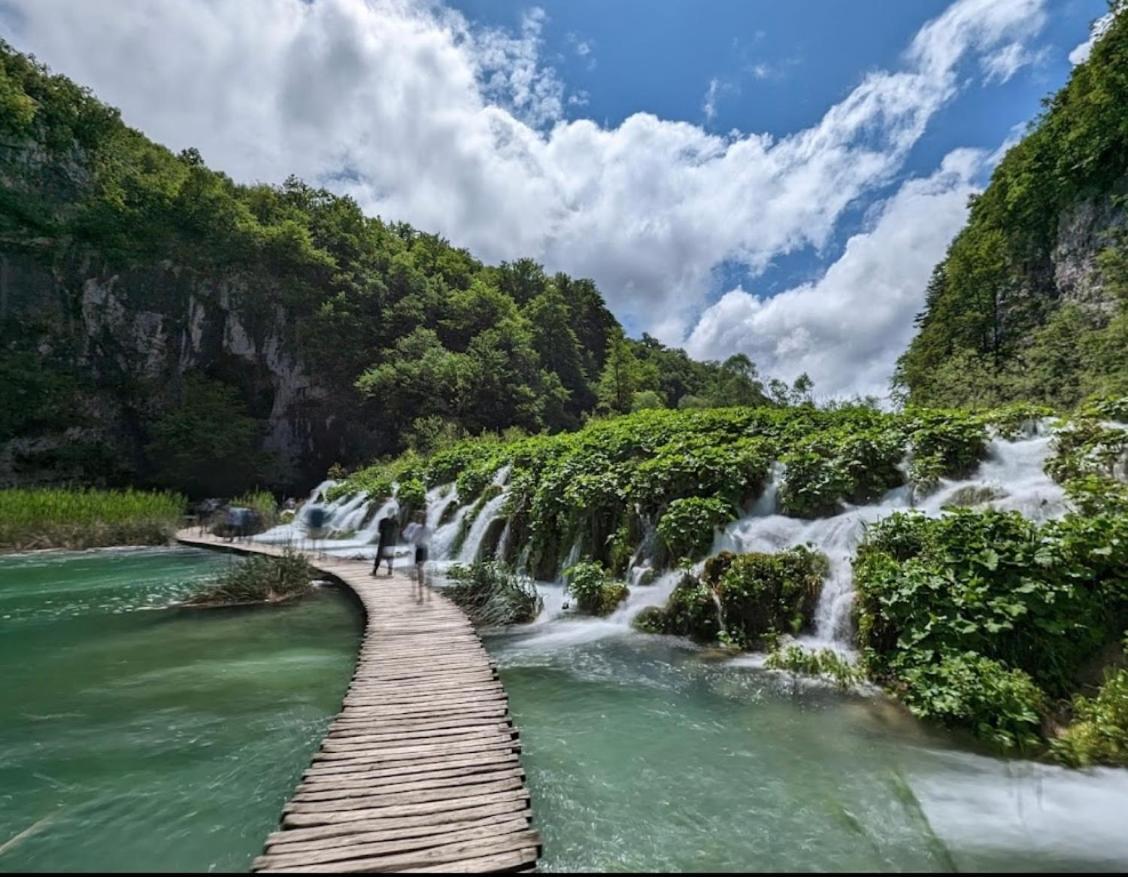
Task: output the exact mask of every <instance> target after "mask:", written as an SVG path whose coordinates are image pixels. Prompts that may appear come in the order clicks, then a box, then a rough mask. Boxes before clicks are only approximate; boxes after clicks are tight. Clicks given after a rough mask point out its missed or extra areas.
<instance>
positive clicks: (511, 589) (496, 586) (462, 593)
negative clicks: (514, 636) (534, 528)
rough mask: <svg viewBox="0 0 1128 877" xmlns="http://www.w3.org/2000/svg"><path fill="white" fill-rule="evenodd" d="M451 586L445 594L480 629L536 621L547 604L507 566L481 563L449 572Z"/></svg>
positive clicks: (526, 581) (528, 580) (522, 577)
mask: <svg viewBox="0 0 1128 877" xmlns="http://www.w3.org/2000/svg"><path fill="white" fill-rule="evenodd" d="M446 574H447V578H448V579H449V580H450V584H449V585H447V586H446V587H445V588H443V589H442V593H443V594H444V595H445V596H446V597H447V598H449V599H450V600H452V601H453V602H454V603H456V604H458V606H460V607H461V608H462V611H464V612H465V613H466V614H467V615H468V616H469V617H470V620H471V621H472V622H473V623H474V624H475V625H477V626H478V627H501V626H503V625H507V624H527V623H529V622H531V621H535V620H536V618H537V615H539V614H540V611H541V609H542V608H543V607H544V603H543V601H542V600H541V596H540V594H539V593H537V589H536V586H535V585H534V584H533V583H532V581H531V580H530V579H528V578H526V577H525V576H521V575H517V574H516V573H515V572H513V570H511V569H510V568H509V567H508V566H506V565H505V564H504V563H499V562H497V561H481V562H479V563H473V564H470V565H469V566H464V565H462V564H458V565H456V566H452V567H451V568H450V569H448V570H447V573H446Z"/></svg>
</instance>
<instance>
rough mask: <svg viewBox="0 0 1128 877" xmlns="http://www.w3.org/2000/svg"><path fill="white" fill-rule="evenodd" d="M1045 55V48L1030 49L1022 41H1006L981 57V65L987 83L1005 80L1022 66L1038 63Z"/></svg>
mask: <svg viewBox="0 0 1128 877" xmlns="http://www.w3.org/2000/svg"><path fill="white" fill-rule="evenodd" d="M1046 56H1047V50H1046V49H1040V50H1037V51H1032V50H1031V49H1029V48H1027V47H1026V46H1025V45H1023V44H1022V43H1008V44H1007V45H1005V46H1003V48H1001V49H999V51H997V52H995V53H993V54H991V55H987V56H986V57H985V58H984V59H983V62H982V66H983V70H984V72H985V73H986V74H987V77H986V81H987V83H992V82H998V83H1004V82H1007V81H1008V80H1010V78H1011V77H1012V76H1014V74H1015V73H1017V72H1018V71H1019V70H1021V69H1022V68H1023V67H1026V66H1027V65H1030V64H1038V63H1040V62H1041V61H1043V60H1045V58H1046Z"/></svg>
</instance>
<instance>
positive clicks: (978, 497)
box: [941, 484, 1007, 509]
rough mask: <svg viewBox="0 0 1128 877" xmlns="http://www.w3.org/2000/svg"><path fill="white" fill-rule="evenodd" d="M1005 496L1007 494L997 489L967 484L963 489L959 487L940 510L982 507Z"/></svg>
mask: <svg viewBox="0 0 1128 877" xmlns="http://www.w3.org/2000/svg"><path fill="white" fill-rule="evenodd" d="M1006 495H1007V492H1006V491H1005V490H1003V489H1001V488H998V487H991V486H989V485H976V484H968V485H967V486H965V487H961V488H960V489H959V490H957V491H955V492H954V493H953V494H952V495H951V496H950V497H948V501H947V502H945V503H944V505H943V506H941V508H945V509H963V508H971V507H972V506H977V505H983V504H984V503H987V502H991V501H992V500H996V499H1002V498H1003V497H1005V496H1006Z"/></svg>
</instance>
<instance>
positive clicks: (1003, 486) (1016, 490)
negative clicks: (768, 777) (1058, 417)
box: [713, 434, 1066, 652]
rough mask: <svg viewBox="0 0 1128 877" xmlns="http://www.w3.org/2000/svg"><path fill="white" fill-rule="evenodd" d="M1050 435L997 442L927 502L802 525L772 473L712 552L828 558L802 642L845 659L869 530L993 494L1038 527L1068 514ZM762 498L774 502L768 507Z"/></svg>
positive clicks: (1001, 505)
mask: <svg viewBox="0 0 1128 877" xmlns="http://www.w3.org/2000/svg"><path fill="white" fill-rule="evenodd" d="M1051 441H1052V439H1051V437H1050V436H1049V435H1041V434H1034V435H1032V436H1030V437H1024V438H1021V439H1019V440H1017V441H1005V440H1003V439H994V440H992V441H991V442H990V443H989V445H988V449H987V457H986V459H985V460H984V461H983V463H982V464H980V466H979V468H978V469H977V470H976V472H975V473H974V474H973V475H972V476H971V477H970V478H967V479H963V480H942V481H941V482H940V484H939V485H938V487H937V488H936V489H935V490H934V491H932V492H931V493H930V494H928V495H927V496H925V497H920V498H916V502H915V504H914V497H913V492H912V490H911V489H910V488H909V487H907V486H904V487H898V488H895V489H893V490H891V491H889V492H888V493H886V494H885V496H883V497H882V498H881V500H880V501H878V502H876V503H874V504H872V505H863V506H850V507H847V508H846V509H845V510H844V511H843V512H842V513H841V514H837V515H832V516H830V517H826V518H816V519H814V520H802V519H799V518H791V517H787V516H786V515H781V514H778V512H777V510H776V508H775V497H776V495H777V490H778V489H777V487H776V486H775V485H777V484H778V481H779V479H780V477H781V476H782V470H777V471H776V472H775V473H773V478H772V481H771V482H770V483H769V485H768V487H767V488H766V489H765V492H764V497H761V499H760V501H758V502H757V503H756V505H755V507H754V508H753V510H752V512H751V513H750V514H748V515H747V516H746V517H743V518H741V519H740V520H738V521H734V522H733V523H732V524H730V525H729V526H728V527H726V528H725V530H724V531H723V532H722V533H721V534H719V535H718V537H717V539H716V541H715V542H714V544H713V552H714V553H716V552H718V551H735V552H748V551H781V550H783V549H785V548H790V547H792V546H795V545H809V546H810V547H812V548H813V549H815V550H817V551H821V552H822V553H823V554H825V555H826V557H827V559H828V560H829V562H830V573H829V575H828V576H827V578H826V581H825V582H824V583H823V589H822V594H821V596H820V598H819V603H818V606H817V608H816V610H815V630H814V633H813V634H812V635H811V636H809V637H805V638H804V640H805V641H806V643H807V644H808V645H810V646H811V647H815V648H818V647H832V648H836V649H838V650H839V651H843V652H848V651H849V644H850V641H851V637H852V634H853V631H852V629H851V621H850V610H851V607H852V606H853V601H854V581H853V574H852V570H851V566H850V561H851V559H852V558H853V556H854V552H855V550H856V549H857V547H858V543H859V542H861V540H862V537H863V536H864V535H865V528H866V526H867V525H868V524H872V523H874V522H876V521H879V520H881V519H882V518H885V517H888V516H889V515H890V514H892V513H893V512H897V511H908V510H910V509H913V508H915V509H916V510H918V511H920V512H922V513H924V514H926V515H928V516H930V517H938V516H939V515H940V514H941V512H942V511H943V508H944V506H945V505H946V504H948V503H949V502H951V501H952V500H953V499H955V498H957V496H958V495H960V494H963V495H965V496H966V495H967V493H968V492H970V491H980V492H983V493H982V495H994V496H995V497H996V498H994V499H991V500H990V501H989V502H988V503H986V505H989V506H991V507H993V508H997V509H1001V510H1014V511H1018V512H1021V513H1022V514H1023V515H1025V516H1026V517H1028V518H1031V519H1032V520H1036V521H1045V520H1049V519H1051V518H1056V517H1060V516H1061V515H1063V514H1065V511H1066V505H1065V493H1064V491H1062V489H1061V487H1060V486H1059V485H1057V484H1056V483H1054V481H1053V480H1052V479H1051V478H1050V477H1049V476H1048V475H1046V474H1045V472H1044V471H1043V468H1042V467H1043V465H1044V464H1045V462H1046V459H1047V458H1048V457H1049V455H1050V453H1051V448H1050V443H1051ZM765 497H771V501H770V503H769V501H767V500H766V499H765Z"/></svg>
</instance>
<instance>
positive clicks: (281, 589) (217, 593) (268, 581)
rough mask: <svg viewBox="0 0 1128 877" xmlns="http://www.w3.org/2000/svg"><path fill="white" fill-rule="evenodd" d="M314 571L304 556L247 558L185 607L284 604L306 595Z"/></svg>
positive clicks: (288, 553) (255, 556)
mask: <svg viewBox="0 0 1128 877" xmlns="http://www.w3.org/2000/svg"><path fill="white" fill-rule="evenodd" d="M313 578H314V569H313V567H312V566H310V565H309V562H308V561H307V560H306V559H305V556H304V555H302V554H301V553H300V552H297V551H290V550H288V549H287V550H286V551H285V552H284V553H283V554H282V555H281V556H279V557H266V556H263V555H253V556H251V557H245V558H243V559H242V560H240V561H239V562H238V563H236V564H234V565H233V566H231V567H229V568H228V569H227V570H226V571H224V572H223V573H221V574H220V575H219V576H218V577H217V578H216V580H215V581H214V582H213V583H212V584H210V585H209V586H207V587H206V588H205V589H204V590H202V591H201V592H200V593H198V594H196V595H194V596H193V597H191V598H190V599H188V600H185V601H184V603H183V605H185V606H207V607H210V606H232V605H243V604H245V603H284V602H286V601H288V600H293V599H295V598H297V597H300V596H301V595H302V594H304V593H306V591H308V590H309V587H310V581H311V580H312V579H313Z"/></svg>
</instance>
